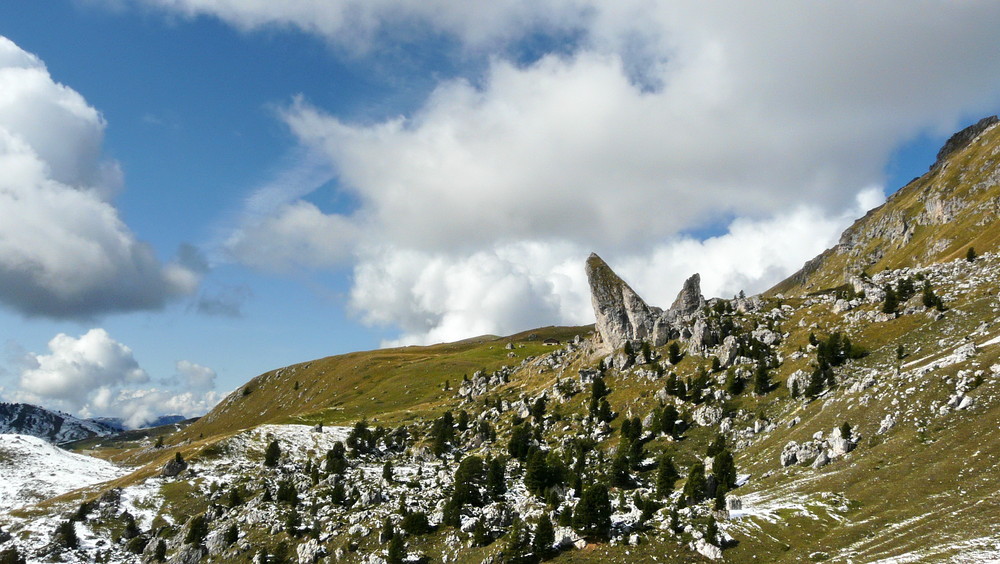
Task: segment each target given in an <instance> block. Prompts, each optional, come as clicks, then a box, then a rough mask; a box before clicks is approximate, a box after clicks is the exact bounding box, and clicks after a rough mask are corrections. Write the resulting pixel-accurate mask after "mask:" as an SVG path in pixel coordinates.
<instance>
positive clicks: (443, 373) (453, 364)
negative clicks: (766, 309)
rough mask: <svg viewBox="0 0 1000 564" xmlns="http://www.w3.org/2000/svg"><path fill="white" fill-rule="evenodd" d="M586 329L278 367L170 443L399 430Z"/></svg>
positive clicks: (557, 329)
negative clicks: (302, 431) (277, 430)
mask: <svg viewBox="0 0 1000 564" xmlns="http://www.w3.org/2000/svg"><path fill="white" fill-rule="evenodd" d="M592 330H593V326H585V327H546V328H541V329H536V330H533V331H528V332H524V333H520V334H517V335H512V336H510V337H492V336H490V337H480V338H475V339H468V340H465V341H460V342H458V343H448V344H440V345H431V346H426V347H402V348H394V349H380V350H374V351H367V352H357V353H350V354H346V355H341V356H332V357H327V358H323V359H319V360H314V361H311V362H306V363H303V364H297V365H293V366H289V367H286V368H281V369H278V370H274V371H271V372H268V373H265V374H262V375H260V376H258V377H256V378H254V379H253V380H251V381H250V382H248V383H247V384H246V385H244V386H243V387H242V388H240V389H238V390H236V391H234V392H233V393H232V394H231V395H230V396H229V397H227V398H226V399H225V400H223V401H222V402H221V403H220V404H219V406H218V407H216V408H215V409H213V410H212V411H211V412H209V413H208V414H207V415H206V416H205V417H203V418H201V419H200V420H199V421H198V422H197V423H195V424H193V425H191V426H190V427H188V428H187V429H186V430H185V431H184V432H182V433H180V434H178V435H176V436H175V437H174V438H173V439H172V440H171V441H169V442H171V443H176V442H179V441H183V440H185V439H189V438H197V437H211V436H213V435H223V434H229V433H232V432H234V431H237V430H240V429H246V428H249V427H253V426H256V425H260V424H263V423H268V422H293V421H294V422H304V423H316V422H320V421H322V422H324V423H328V424H347V423H352V422H354V421H357V420H359V419H364V418H367V419H369V420H372V421H379V422H381V423H392V424H398V423H400V422H405V421H407V420H410V419H412V418H414V417H416V416H417V415H418V414H420V415H425V414H430V413H434V412H436V411H440V410H442V409H443V408H442V406H443V405H445V404H446V403H447V402H448V401H449V400H451V399H452V398H453V396H454V391H448V392H445V391H444V390H443V387H444V385H445V383H446V382H447V383H448V384H449V385H450V386H451V387H452V388H454V389H457V388H458V386H460V385H461V383H462V378H463V376H466V375H468V376H472V374H473V373H474V372H475V371H477V370H486V371H493V370H497V369H499V368H500V367H502V366H516V365H518V364H520V363H521V362H522V361H523V360H524V359H525V358H527V357H531V356H536V355H539V354H543V353H545V352H550V351H551V350H552V347H550V346H546V345H544V344H542V341H543V340H545V339H547V338H556V339H561V340H563V341H565V340H568V339H572V338H573V337H574V336H576V335H583V336H586V335H587V334H588V333H589V332H590V331H592ZM531 335H534V338H531V339H530V340H529V336H531ZM507 343H514V345H515V349H514V350H512V351H511V350H507V349H506V348H505V345H506V344H507ZM511 353H513V355H514V357H513V358H511V357H510V356H508V355H509V354H511ZM296 382H297V383H298V389H295V387H296ZM244 390H249V394H247V395H244Z"/></svg>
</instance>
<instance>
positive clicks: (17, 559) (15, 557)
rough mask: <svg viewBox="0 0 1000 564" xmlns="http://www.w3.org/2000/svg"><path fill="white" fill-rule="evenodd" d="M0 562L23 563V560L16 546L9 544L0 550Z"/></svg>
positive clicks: (3, 563)
mask: <svg viewBox="0 0 1000 564" xmlns="http://www.w3.org/2000/svg"><path fill="white" fill-rule="evenodd" d="M0 564H25V560H24V557H23V556H21V553H20V552H18V550H17V547H16V546H9V547H7V548H5V549H3V550H0Z"/></svg>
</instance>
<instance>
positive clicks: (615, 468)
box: [611, 444, 632, 489]
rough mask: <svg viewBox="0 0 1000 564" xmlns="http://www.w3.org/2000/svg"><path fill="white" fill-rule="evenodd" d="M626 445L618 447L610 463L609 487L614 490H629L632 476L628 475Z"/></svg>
mask: <svg viewBox="0 0 1000 564" xmlns="http://www.w3.org/2000/svg"><path fill="white" fill-rule="evenodd" d="M626 446H627V445H626V444H621V445H618V452H616V453H615V458H614V460H613V461H612V463H611V486H612V487H615V488H623V489H627V488H631V487H632V476H631V474H630V473H629V460H628V449H627V448H625V447H626Z"/></svg>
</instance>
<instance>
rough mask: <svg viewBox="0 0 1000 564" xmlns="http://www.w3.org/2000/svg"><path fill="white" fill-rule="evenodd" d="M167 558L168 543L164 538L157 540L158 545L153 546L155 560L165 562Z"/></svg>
mask: <svg viewBox="0 0 1000 564" xmlns="http://www.w3.org/2000/svg"><path fill="white" fill-rule="evenodd" d="M166 559H167V543H166V541H164V540H163V539H159V540H157V541H156V546H155V547H154V548H153V560H156V561H157V562H163V561H164V560H166Z"/></svg>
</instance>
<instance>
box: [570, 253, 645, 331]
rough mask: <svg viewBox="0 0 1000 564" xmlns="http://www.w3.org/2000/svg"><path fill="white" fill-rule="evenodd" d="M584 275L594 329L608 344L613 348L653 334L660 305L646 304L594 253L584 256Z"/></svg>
mask: <svg viewBox="0 0 1000 564" xmlns="http://www.w3.org/2000/svg"><path fill="white" fill-rule="evenodd" d="M587 279H588V280H589V281H590V297H591V301H592V302H593V304H594V316H595V317H596V318H597V331H598V333H600V335H601V338H602V339H603V340H604V343H605V344H606V345H607V346H608V347H610V348H611V349H612V350H614V349H618V348H621V347H623V346H624V345H625V342H626V341H628V340H632V339H647V340H648V339H651V338H652V336H653V329H654V327H655V325H656V321H657V319H658V318H659V317H660V314H661V311H660V309H659V308H652V307H650V306H648V305H647V304H646V302H645V301H643V299H642V298H640V297H639V294H636V293H635V290H633V289H632V288H630V287H629V285H628V284H626V283H625V281H624V280H622V279H621V278H619V277H618V275H617V274H615V272H614V271H613V270H611V267H610V266H608V263H606V262H604V260H603V259H602V258H601V257H599V256H597V255H596V254H595V253H591V254H590V257H589V258H587Z"/></svg>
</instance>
